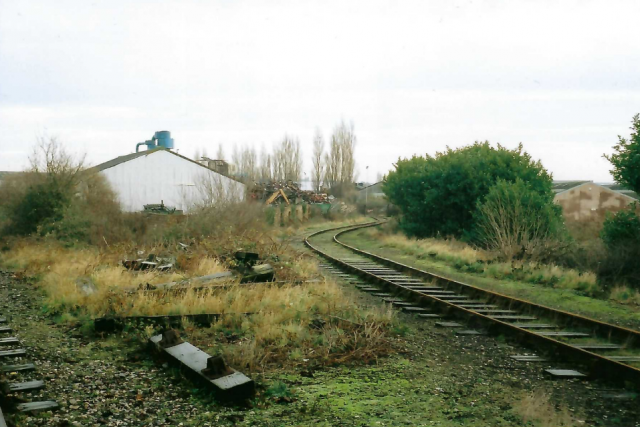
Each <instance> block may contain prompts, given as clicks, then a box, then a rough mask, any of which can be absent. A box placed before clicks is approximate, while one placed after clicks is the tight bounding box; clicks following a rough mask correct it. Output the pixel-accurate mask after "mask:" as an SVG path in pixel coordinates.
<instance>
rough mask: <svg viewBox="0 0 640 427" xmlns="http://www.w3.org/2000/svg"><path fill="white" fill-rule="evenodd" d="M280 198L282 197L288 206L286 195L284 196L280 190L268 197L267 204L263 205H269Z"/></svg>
mask: <svg viewBox="0 0 640 427" xmlns="http://www.w3.org/2000/svg"><path fill="white" fill-rule="evenodd" d="M280 196H282V198H283V199H284V201H285V202H287V205H288V204H290V203H289V199H287V195H286V194H284V191H282V188H281V189H279V190H278V191H276V192H275V193H273V194H272V195H271V196H269V198H268V199H267V202H266V203H265V204H266V205H270V204H271V203H273V202H275V201H276V200H278V197H280Z"/></svg>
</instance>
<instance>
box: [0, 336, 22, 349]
mask: <svg viewBox="0 0 640 427" xmlns="http://www.w3.org/2000/svg"><path fill="white" fill-rule="evenodd" d="M17 344H20V340H19V339H18V338H16V337H9V338H0V347H2V346H5V345H17Z"/></svg>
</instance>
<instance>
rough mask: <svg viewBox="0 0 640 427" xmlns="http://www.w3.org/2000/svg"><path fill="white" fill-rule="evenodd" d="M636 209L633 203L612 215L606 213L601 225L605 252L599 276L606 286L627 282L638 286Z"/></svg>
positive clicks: (639, 247) (639, 223)
mask: <svg viewBox="0 0 640 427" xmlns="http://www.w3.org/2000/svg"><path fill="white" fill-rule="evenodd" d="M636 209H637V205H636V204H635V203H633V204H631V205H629V207H628V208H627V209H625V210H622V211H619V212H617V213H616V214H615V215H607V218H606V219H605V221H604V224H603V226H602V231H601V237H602V241H603V242H604V245H605V247H606V250H607V251H606V256H605V259H604V261H603V262H602V263H601V264H600V267H599V269H598V277H599V278H600V280H601V281H602V282H603V283H604V284H606V285H607V286H610V285H611V284H613V283H626V284H628V285H629V286H632V287H634V288H636V289H640V285H639V284H638V276H639V275H640V264H639V263H638V259H639V257H640V218H639V217H638V215H637V214H636Z"/></svg>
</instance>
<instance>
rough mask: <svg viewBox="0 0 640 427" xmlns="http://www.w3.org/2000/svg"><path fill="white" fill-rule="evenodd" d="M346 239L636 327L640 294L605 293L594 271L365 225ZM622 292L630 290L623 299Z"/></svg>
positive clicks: (505, 291) (391, 255) (389, 255)
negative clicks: (499, 258)
mask: <svg viewBox="0 0 640 427" xmlns="http://www.w3.org/2000/svg"><path fill="white" fill-rule="evenodd" d="M340 240H341V241H342V242H344V243H346V244H349V245H352V246H355V247H357V248H359V249H363V250H366V251H369V252H372V253H374V254H376V255H380V256H384V257H386V258H390V259H392V260H395V261H398V262H401V263H404V264H407V265H410V266H412V267H416V268H419V269H423V270H426V271H429V272H433V273H436V274H439V275H441V276H443V277H448V278H450V279H453V280H458V281H461V282H464V283H468V284H471V285H474V286H478V287H481V288H484V289H489V290H492V291H495V292H499V293H502V294H505V295H508V296H513V297H517V298H520V299H524V300H528V301H531V302H534V303H537V304H541V305H545V306H548V307H552V308H556V309H559V310H564V311H569V312H573V313H577V314H581V315H584V316H587V317H592V318H594V319H597V320H601V321H605V322H609V323H614V324H618V325H621V326H625V327H629V328H632V329H636V330H639V329H640V295H638V294H637V293H634V292H633V291H631V290H629V289H626V288H617V289H614V290H613V291H612V292H611V293H610V294H608V295H606V294H604V293H603V292H601V291H600V290H599V288H598V283H597V280H596V277H595V275H594V274H593V273H589V272H586V273H582V272H578V271H576V270H572V269H565V268H561V267H559V266H555V265H546V264H536V263H506V262H495V261H493V260H491V258H490V255H489V254H487V253H485V252H483V251H481V250H476V249H474V248H471V247H470V246H468V245H466V244H464V243H462V242H458V241H447V240H440V239H421V240H416V239H410V238H407V237H405V236H403V235H400V234H395V233H388V232H384V231H380V230H379V229H377V228H367V229H362V230H358V231H354V232H352V233H345V234H343V235H342V236H341V237H340ZM622 294H628V295H626V297H625V298H621V297H622V296H623V295H622Z"/></svg>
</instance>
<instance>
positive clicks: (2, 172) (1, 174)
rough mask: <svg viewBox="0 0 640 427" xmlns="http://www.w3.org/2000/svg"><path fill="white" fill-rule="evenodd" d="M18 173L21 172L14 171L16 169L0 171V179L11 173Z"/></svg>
mask: <svg viewBox="0 0 640 427" xmlns="http://www.w3.org/2000/svg"><path fill="white" fill-rule="evenodd" d="M18 173H22V172H16V171H0V181H2V180H3V179H5V178H7V177H9V176H11V175H15V174H18Z"/></svg>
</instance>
